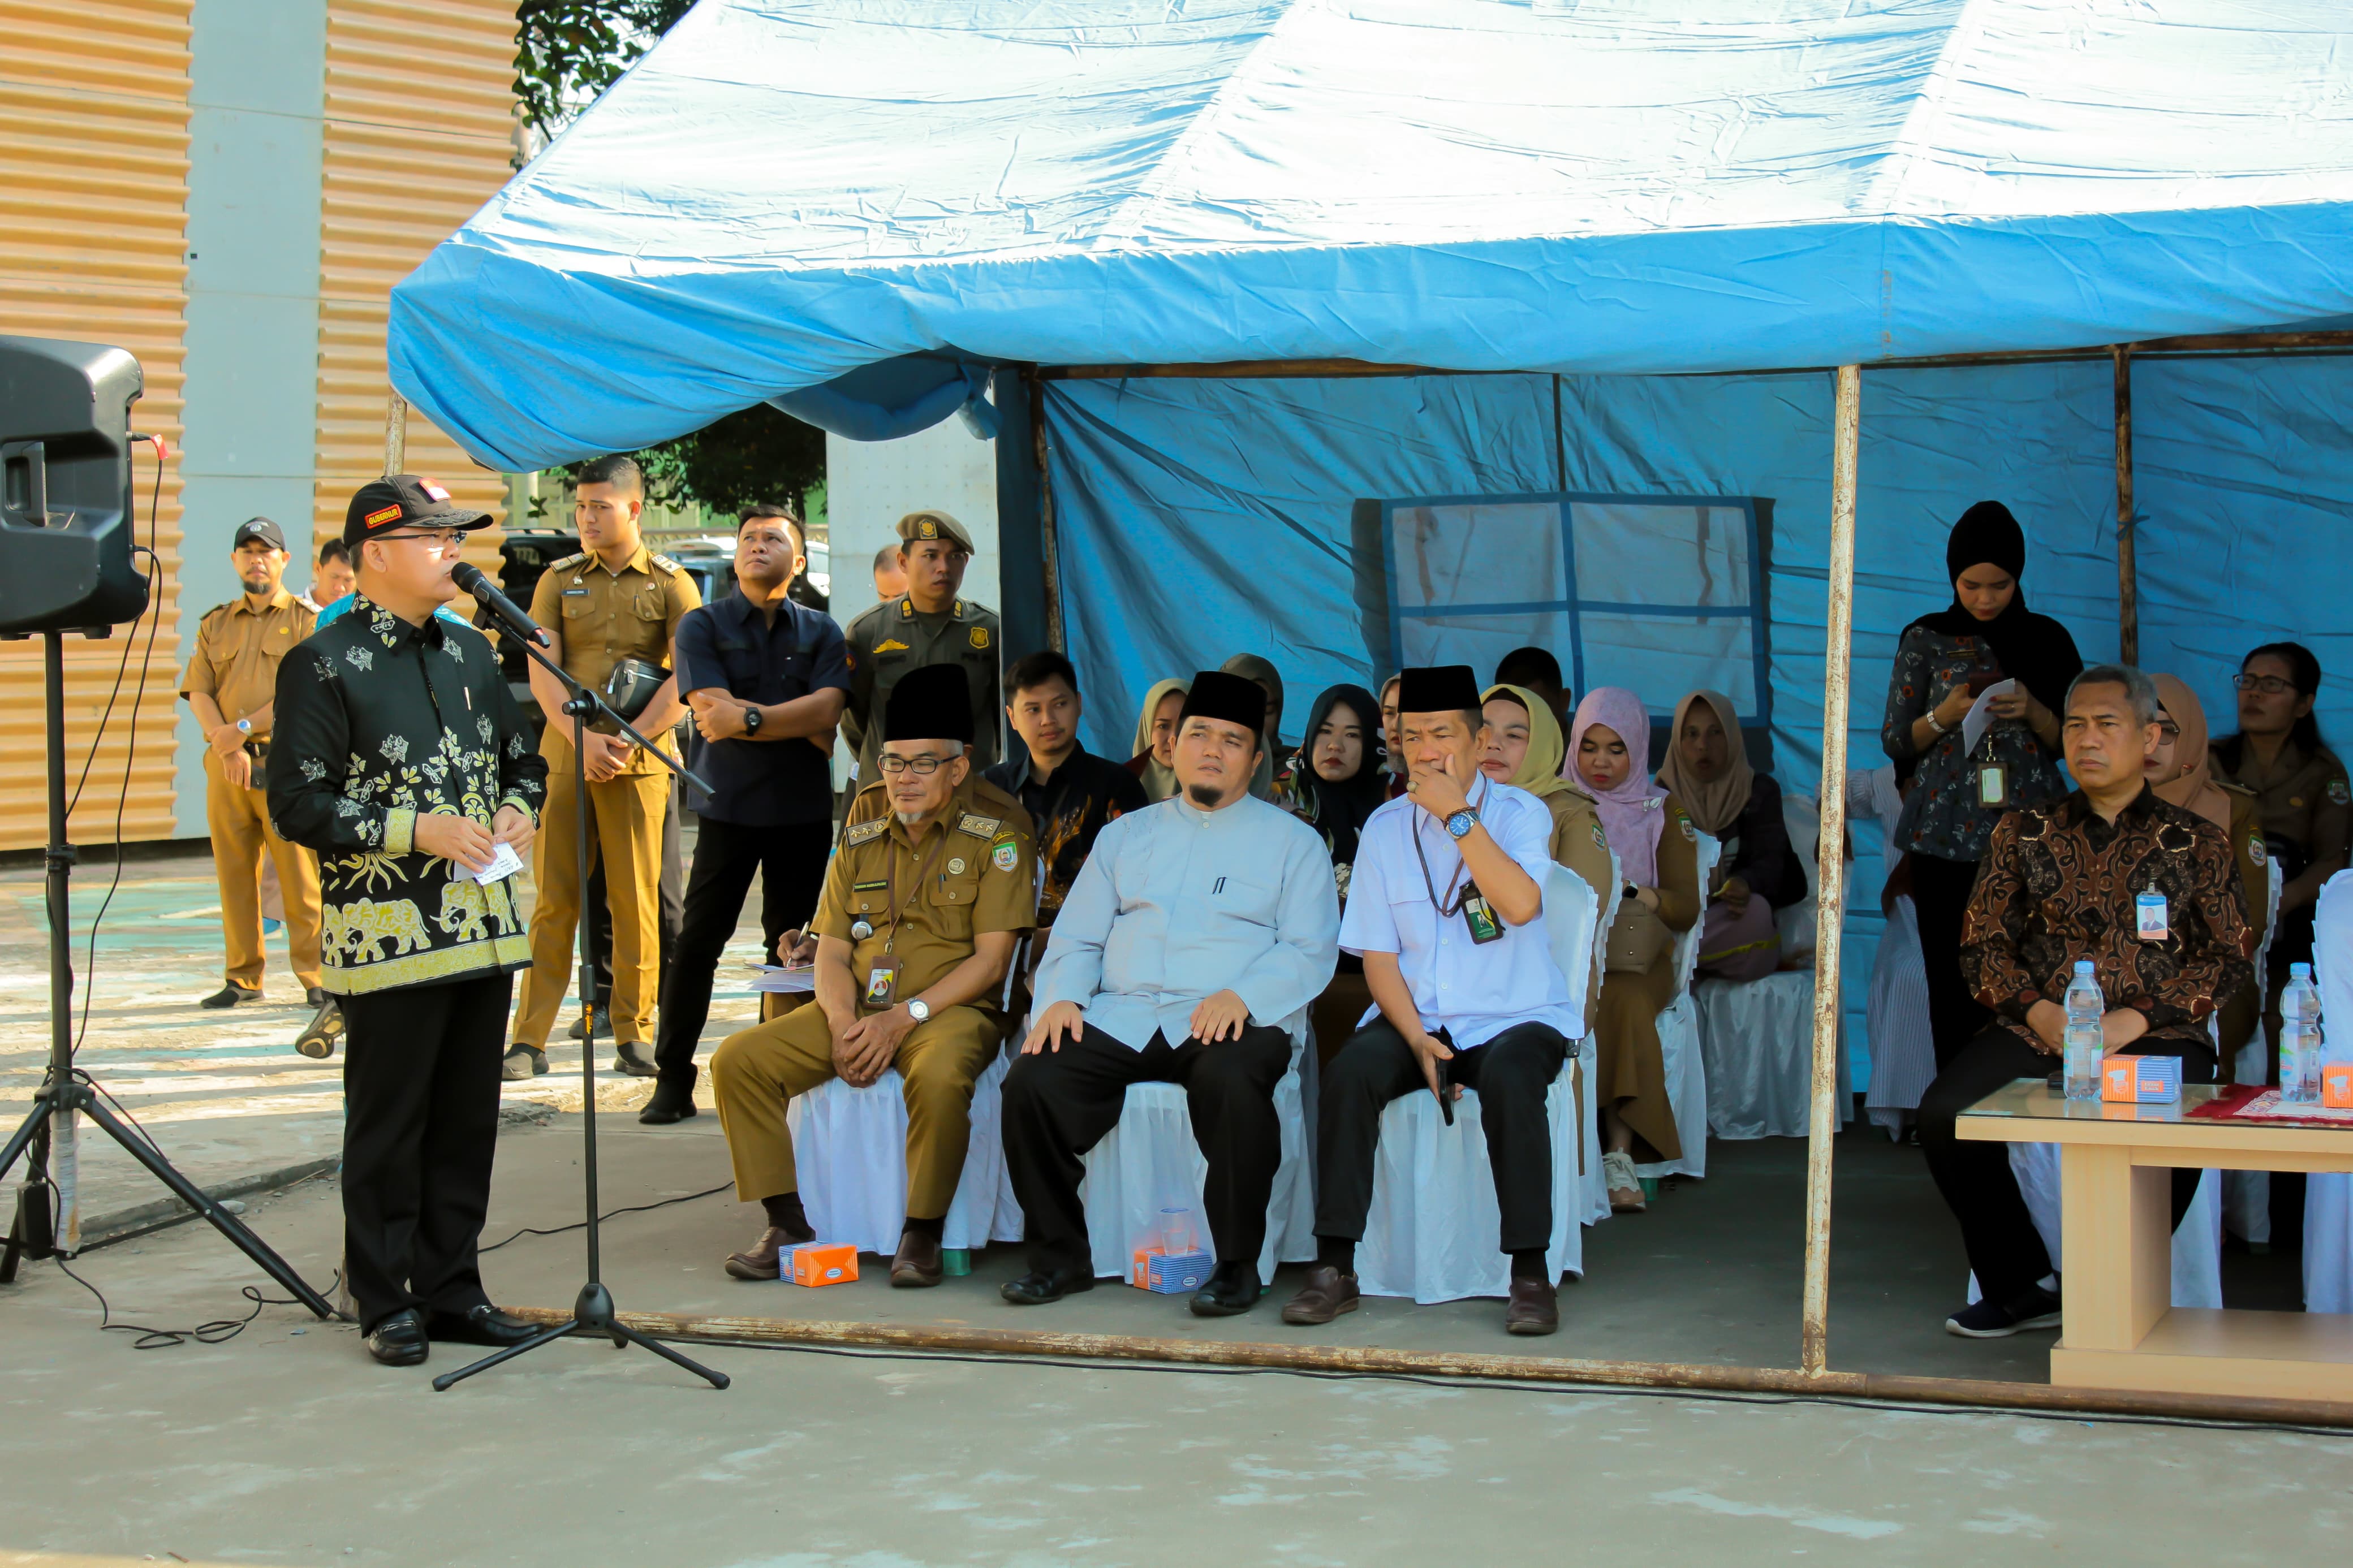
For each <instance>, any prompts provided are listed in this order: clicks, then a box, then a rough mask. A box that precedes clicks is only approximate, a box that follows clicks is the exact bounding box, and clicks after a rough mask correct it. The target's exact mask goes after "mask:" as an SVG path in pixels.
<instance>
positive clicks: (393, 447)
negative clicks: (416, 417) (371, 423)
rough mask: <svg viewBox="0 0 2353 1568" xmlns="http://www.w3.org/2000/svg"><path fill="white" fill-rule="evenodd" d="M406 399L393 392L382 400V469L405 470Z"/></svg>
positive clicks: (389, 470) (394, 471)
mask: <svg viewBox="0 0 2353 1568" xmlns="http://www.w3.org/2000/svg"><path fill="white" fill-rule="evenodd" d="M407 462H408V399H406V398H405V397H403V396H401V395H400V394H398V393H393V394H391V395H388V396H387V397H385V400H384V471H385V473H386V474H387V475H390V474H399V473H406V472H407V466H406V465H407Z"/></svg>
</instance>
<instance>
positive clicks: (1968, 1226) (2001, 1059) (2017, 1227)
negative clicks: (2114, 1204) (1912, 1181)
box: [1920, 1025, 2214, 1306]
mask: <svg viewBox="0 0 2353 1568" xmlns="http://www.w3.org/2000/svg"><path fill="white" fill-rule="evenodd" d="M2121 1054H2122V1055H2125V1056H2154V1057H2179V1058H2181V1081H2182V1082H2184V1083H2212V1082H2213V1081H2214V1050H2213V1047H2211V1046H2210V1045H2208V1044H2207V1043H2206V1042H2204V1041H2202V1040H2178V1039H2164V1040H2140V1041H2136V1042H2135V1043H2134V1044H2132V1045H2129V1046H2126V1047H2125V1048H2124V1050H2123V1052H2122V1053H2121ZM2058 1066H2059V1058H2057V1057H2053V1056H2046V1055H2044V1054H2043V1053H2042V1052H2041V1051H2038V1050H2036V1049H2035V1048H2034V1047H2032V1046H2030V1045H2028V1044H2027V1043H2026V1042H2025V1041H2024V1040H2022V1039H2021V1038H2020V1037H2018V1036H2016V1035H2014V1034H2012V1033H2011V1032H2010V1030H2009V1029H2007V1028H2004V1027H2001V1026H1999V1025H1997V1026H1994V1027H1992V1028H1989V1029H1987V1030H1986V1031H1985V1032H1984V1033H1982V1034H1980V1035H1979V1036H1978V1037H1977V1038H1976V1039H1974V1040H1972V1041H1970V1042H1969V1043H1968V1045H1967V1046H1966V1047H1963V1048H1962V1049H1961V1050H1960V1051H1959V1052H1958V1053H1957V1055H1956V1056H1955V1057H1954V1058H1953V1059H1952V1060H1951V1061H1949V1062H1947V1063H1944V1064H1943V1065H1942V1066H1941V1067H1939V1068H1938V1069H1937V1072H1936V1082H1934V1083H1932V1084H1930V1085H1929V1086H1928V1089H1927V1092H1926V1093H1925V1094H1923V1095H1922V1096H1921V1097H1920V1150H1921V1152H1922V1153H1924V1154H1926V1156H1927V1159H1928V1173H1929V1174H1930V1175H1932V1176H1934V1177H1935V1178H1936V1190H1937V1191H1938V1192H1939V1193H1942V1194H1944V1198H1945V1206H1946V1207H1947V1208H1949V1209H1951V1210H1952V1211H1953V1217H1954V1218H1955V1219H1957V1220H1958V1221H1960V1225H1961V1245H1962V1246H1964V1247H1967V1248H1968V1254H1969V1268H1971V1269H1973V1270H1975V1271H1976V1273H1977V1277H1978V1289H1979V1290H1980V1291H1982V1292H1983V1293H1984V1295H1985V1298H1986V1300H1989V1301H1993V1302H1996V1303H1999V1304H2000V1305H2004V1306H2007V1305H2008V1304H2009V1303H2010V1302H2012V1301H2014V1300H2017V1299H2018V1298H2019V1297H2021V1296H2022V1295H2024V1294H2025V1293H2026V1291H2027V1290H2028V1289H2030V1288H2031V1287H2032V1286H2033V1285H2034V1283H2035V1282H2036V1281H2037V1280H2039V1279H2042V1277H2043V1276H2044V1275H2045V1274H2048V1273H2050V1272H2051V1271H2052V1268H2054V1267H2055V1265H2054V1263H2053V1260H2052V1257H2051V1252H2050V1249H2049V1248H2048V1247H2044V1246H2043V1245H2042V1234H2041V1233H2040V1232H2039V1231H2037V1230H2036V1229H2035V1228H2034V1219H2033V1216H2032V1215H2031V1214H2030V1213H2029V1212H2028V1211H2027V1207H2026V1199H2025V1197H2024V1196H2023V1195H2021V1194H2020V1192H2019V1190H2018V1178H2017V1177H2016V1176H2015V1175H2013V1174H2012V1173H2010V1145H2009V1144H2007V1143H1981V1142H1968V1143H1964V1142H1961V1141H1960V1140H1959V1139H1958V1138H1957V1137H1955V1136H1954V1132H1953V1121H1954V1118H1956V1117H1957V1116H1958V1115H1960V1113H1961V1112H1962V1111H1964V1110H1968V1108H1969V1107H1970V1106H1972V1105H1975V1104H1976V1103H1977V1102H1978V1100H1983V1099H1984V1098H1985V1097H1986V1096H1987V1095H1989V1094H1991V1093H1992V1092H1993V1091H1994V1090H1996V1089H2000V1088H2002V1087H2003V1086H2004V1085H2006V1084H2008V1083H2010V1081H2011V1080H2013V1079H2021V1078H2032V1079H2041V1078H2048V1077H2049V1076H2050V1075H2051V1073H2052V1069H2053V1068H2057V1067H2058ZM2200 1174H2201V1173H2200V1172H2198V1171H2194V1170H2178V1171H2176V1172H2174V1173H2173V1223H2174V1224H2175V1225H2177V1226H2178V1225H2179V1224H2180V1223H2181V1216H2182V1215H2184V1214H2187V1213H2188V1212H2189V1200H2190V1199H2192V1198H2194V1197H2196V1196H2197V1195H2198V1179H2199V1177H2200Z"/></svg>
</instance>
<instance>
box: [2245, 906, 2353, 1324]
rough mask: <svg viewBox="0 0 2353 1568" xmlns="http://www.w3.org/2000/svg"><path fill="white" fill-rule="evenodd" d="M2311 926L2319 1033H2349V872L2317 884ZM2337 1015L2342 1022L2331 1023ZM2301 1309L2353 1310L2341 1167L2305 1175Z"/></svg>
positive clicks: (2349, 1183)
mask: <svg viewBox="0 0 2353 1568" xmlns="http://www.w3.org/2000/svg"><path fill="white" fill-rule="evenodd" d="M2312 926H2313V942H2312V955H2313V958H2314V960H2315V961H2316V962H2315V963H2314V966H2313V972H2314V973H2315V974H2316V975H2317V976H2318V978H2319V981H2320V1027H2321V1037H2322V1038H2324V1039H2326V1038H2327V1037H2328V1036H2329V1034H2330V1033H2331V1032H2332V1029H2333V1028H2342V1029H2343V1030H2345V1032H2346V1033H2347V1034H2348V1036H2353V871H2339V872H2337V875H2335V876H2334V877H2331V878H2329V879H2328V881H2327V884H2326V885H2325V886H2323V887H2322V888H2321V889H2320V901H2319V904H2318V906H2317V908H2316V910H2314V913H2313V919H2312ZM2337 1019H2342V1020H2344V1022H2343V1023H2342V1024H2333V1020H2337ZM2328 1054H2329V1055H2330V1056H2331V1057H2337V1058H2342V1057H2343V1055H2344V1054H2345V1053H2344V1052H2343V1051H2342V1050H2341V1049H2337V1050H2331V1051H2330V1052H2329V1053H2328ZM2250 1239H2252V1238H2250ZM2304 1310H2306V1311H2307V1312H2353V1176H2348V1175H2346V1174H2344V1173H2339V1172H2327V1173H2318V1172H2316V1173H2314V1174H2312V1175H2309V1176H2306V1178H2305V1184H2304Z"/></svg>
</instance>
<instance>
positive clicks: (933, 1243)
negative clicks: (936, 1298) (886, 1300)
mask: <svg viewBox="0 0 2353 1568" xmlns="http://www.w3.org/2000/svg"><path fill="white" fill-rule="evenodd" d="M944 1272H945V1269H944V1267H943V1265H942V1264H941V1262H940V1238H939V1237H936V1236H924V1235H921V1234H919V1233H917V1232H915V1231H912V1230H909V1231H902V1232H901V1233H900V1235H899V1253H898V1256H897V1257H895V1258H892V1259H891V1283H892V1286H894V1287H896V1288H897V1289H902V1290H922V1289H929V1288H930V1287H932V1286H934V1285H936V1284H938V1283H939V1282H940V1276H941V1275H942V1274H943V1273H944Z"/></svg>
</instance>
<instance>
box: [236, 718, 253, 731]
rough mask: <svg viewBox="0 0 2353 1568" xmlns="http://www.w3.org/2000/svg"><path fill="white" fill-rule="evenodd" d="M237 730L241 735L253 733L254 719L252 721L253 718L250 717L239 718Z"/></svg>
mask: <svg viewBox="0 0 2353 1568" xmlns="http://www.w3.org/2000/svg"><path fill="white" fill-rule="evenodd" d="M237 733H238V734H240V735H250V734H252V733H253V721H252V720H250V719H239V720H238V721H237Z"/></svg>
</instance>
